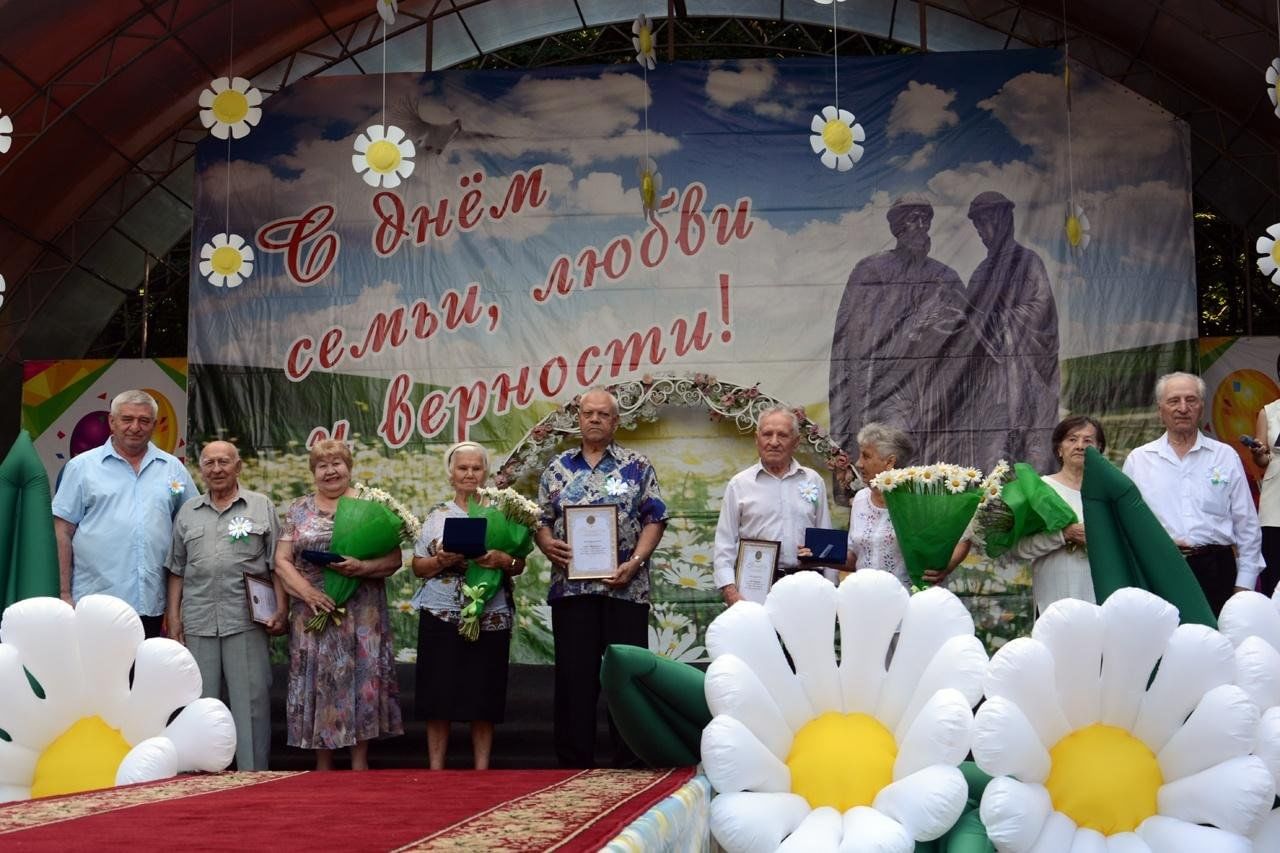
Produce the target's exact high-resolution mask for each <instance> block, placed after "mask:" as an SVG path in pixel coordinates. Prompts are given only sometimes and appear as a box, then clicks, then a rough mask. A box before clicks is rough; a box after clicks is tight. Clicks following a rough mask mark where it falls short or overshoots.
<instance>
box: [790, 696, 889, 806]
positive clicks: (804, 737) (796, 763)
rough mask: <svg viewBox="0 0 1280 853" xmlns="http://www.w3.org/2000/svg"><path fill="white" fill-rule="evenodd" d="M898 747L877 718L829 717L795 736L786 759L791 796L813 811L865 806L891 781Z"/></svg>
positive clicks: (832, 712) (810, 722)
mask: <svg viewBox="0 0 1280 853" xmlns="http://www.w3.org/2000/svg"><path fill="white" fill-rule="evenodd" d="M897 758H898V744H897V742H896V741H895V740H894V739H893V735H892V734H891V733H890V732H889V730H888V729H886V728H885V727H884V725H883V724H881V722H880V721H879V720H877V719H876V718H875V717H872V716H869V715H867V714H839V713H836V712H835V711H829V712H827V713H825V714H823V715H822V716H820V717H817V718H815V719H813V720H810V721H809V722H808V723H806V724H805V726H804V728H802V729H800V731H798V732H796V737H795V740H794V741H793V742H792V744H791V754H790V755H788V756H787V767H788V769H790V770H791V790H792V792H793V793H796V794H799V795H800V796H802V797H804V798H805V799H806V800H808V801H809V806H810V807H811V808H815V809H816V808H818V807H819V806H831V807H833V808H835V809H836V810H837V811H839V812H841V813H843V812H846V811H848V810H849V809H851V808H853V807H854V806H869V805H871V804H872V803H873V802H874V801H875V798H876V794H879V793H880V789H882V788H884V787H885V786H886V785H888V784H889V783H890V782H892V781H893V762H894V761H896V760H897Z"/></svg>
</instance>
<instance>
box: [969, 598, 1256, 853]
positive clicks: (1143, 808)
mask: <svg viewBox="0 0 1280 853" xmlns="http://www.w3.org/2000/svg"><path fill="white" fill-rule="evenodd" d="M1235 670H1236V667H1235V655H1234V651H1233V649H1232V646H1231V641H1230V640H1229V639H1227V637H1226V636H1224V635H1223V634H1220V633H1218V632H1217V631H1214V630H1213V629H1211V628H1207V627H1205V626H1203V625H1190V624H1188V625H1182V626H1179V625H1178V611H1177V609H1176V608H1174V607H1173V606H1172V605H1170V604H1169V603H1168V602H1166V601H1163V600H1162V599H1160V598H1157V597H1156V596H1154V595H1152V594H1151V593H1149V592H1146V591H1145V590H1139V589H1121V590H1117V591H1116V592H1114V593H1112V595H1111V596H1110V597H1109V598H1108V599H1107V600H1106V603H1104V604H1103V605H1101V606H1098V605H1096V604H1090V603H1088V602H1084V601H1078V600H1070V599H1068V600H1063V601H1059V602H1057V603H1055V604H1054V605H1052V606H1051V607H1050V608H1049V609H1048V610H1047V611H1046V612H1045V613H1044V615H1042V616H1041V617H1040V619H1039V620H1037V621H1036V624H1035V627H1034V628H1033V629H1032V634H1031V636H1030V637H1024V638H1020V639H1016V640H1013V641H1012V642H1010V643H1008V644H1007V645H1005V646H1003V647H1002V648H1001V649H1000V651H998V652H996V654H995V656H994V657H993V658H992V659H991V664H990V666H989V667H988V670H987V676H986V680H985V684H984V692H985V693H986V696H987V699H986V701H985V702H984V703H983V705H982V707H981V708H979V709H978V713H977V715H976V718H975V720H974V734H973V755H974V759H975V760H976V761H977V763H978V766H979V767H980V768H982V769H983V770H985V771H986V772H988V773H990V774H991V775H992V776H993V777H995V778H993V779H992V781H991V783H990V784H989V785H988V786H987V789H986V791H985V792H984V793H983V796H982V804H981V807H980V809H979V813H980V815H981V818H982V822H983V824H984V825H985V826H986V828H987V833H988V835H989V837H990V838H991V841H992V842H993V843H994V844H995V846H996V849H997V850H999V851H1002V853H1003V852H1004V851H1014V852H1015V853H1016V852H1017V851H1030V850H1035V851H1037V853H1067V851H1071V850H1100V851H1101V850H1114V851H1120V850H1123V851H1134V853H1166V851H1170V852H1171V853H1180V852H1181V851H1187V853H1190V851H1201V850H1223V851H1225V850H1248V849H1249V841H1248V837H1249V836H1250V835H1251V834H1252V833H1253V832H1255V831H1256V830H1257V829H1258V827H1259V825H1260V824H1261V822H1262V819H1263V817H1264V816H1265V814H1266V813H1267V811H1268V810H1269V809H1270V808H1271V805H1272V800H1273V798H1274V796H1275V782H1274V781H1273V779H1272V776H1271V773H1270V772H1269V771H1268V769H1267V766H1266V763H1265V762H1264V760H1263V759H1262V758H1261V757H1259V755H1255V754H1252V753H1253V752H1254V742H1255V735H1256V734H1257V732H1258V722H1259V713H1258V707H1257V705H1255V704H1254V703H1253V702H1252V701H1250V699H1249V696H1248V694H1247V693H1246V692H1245V690H1243V689H1242V688H1241V687H1239V686H1237V685H1236V684H1235V683H1233V681H1234V677H1235ZM1153 671H1154V672H1155V676H1154V677H1152V672H1153ZM1268 748H1269V747H1268Z"/></svg>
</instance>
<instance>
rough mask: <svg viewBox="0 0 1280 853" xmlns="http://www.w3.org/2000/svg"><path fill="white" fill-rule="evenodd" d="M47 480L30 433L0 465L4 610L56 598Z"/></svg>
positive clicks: (55, 550)
mask: <svg viewBox="0 0 1280 853" xmlns="http://www.w3.org/2000/svg"><path fill="white" fill-rule="evenodd" d="M52 503H53V496H52V494H51V493H50V491H49V475H48V473H47V472H46V471H45V470H44V463H43V462H41V461H40V455H39V454H38V453H36V448H35V445H34V444H32V442H31V436H30V435H29V434H28V433H27V431H26V430H23V431H22V432H20V433H18V437H17V439H16V440H15V441H14V442H13V446H12V447H11V448H9V453H8V454H7V455H6V456H5V458H4V462H0V611H3V610H4V608H6V607H8V606H9V605H10V604H13V603H14V602H15V601H22V600H23V599H24V598H34V597H36V596H41V595H47V596H51V597H53V598H57V597H58V591H59V580H58V543H57V540H56V539H54V535H53V515H52V514H51V513H50V512H49V507H50V506H51V505H52Z"/></svg>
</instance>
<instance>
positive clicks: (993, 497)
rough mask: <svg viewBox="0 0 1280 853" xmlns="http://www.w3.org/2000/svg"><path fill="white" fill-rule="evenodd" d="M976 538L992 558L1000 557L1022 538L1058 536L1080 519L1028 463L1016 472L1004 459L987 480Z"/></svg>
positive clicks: (979, 510)
mask: <svg viewBox="0 0 1280 853" xmlns="http://www.w3.org/2000/svg"><path fill="white" fill-rule="evenodd" d="M981 492H982V500H981V502H980V503H979V504H978V512H977V520H978V521H977V525H976V530H975V534H976V536H975V538H976V539H977V541H979V542H981V543H982V544H983V545H984V547H985V548H986V552H987V556H988V557H999V556H1000V555H1001V554H1004V553H1005V552H1007V551H1008V550H1009V549H1010V548H1012V547H1013V546H1014V544H1015V543H1017V542H1018V541H1019V540H1021V539H1025V538H1026V537H1028V536H1032V535H1034V534H1036V533H1056V532H1057V531H1059V530H1062V529H1063V528H1065V527H1066V526H1067V525H1069V524H1074V523H1075V522H1076V521H1078V520H1079V519H1077V518H1076V513H1075V510H1073V509H1072V508H1071V507H1070V506H1069V505H1068V504H1067V502H1066V501H1064V500H1063V499H1062V496H1061V495H1059V494H1058V493H1057V492H1056V491H1054V489H1053V487H1052V486H1050V485H1049V484H1048V483H1046V482H1045V481H1044V480H1042V479H1040V475H1039V474H1037V473H1036V472H1035V469H1034V468H1032V467H1031V466H1030V465H1028V464H1027V463H1025V462H1016V463H1014V466H1013V468H1012V469H1010V468H1009V465H1008V463H1006V462H1005V461H1004V460H1003V459H1001V460H1000V462H999V463H997V464H996V467H995V468H994V469H992V471H991V475H990V476H988V477H987V479H986V480H984V481H983V483H982V487H981Z"/></svg>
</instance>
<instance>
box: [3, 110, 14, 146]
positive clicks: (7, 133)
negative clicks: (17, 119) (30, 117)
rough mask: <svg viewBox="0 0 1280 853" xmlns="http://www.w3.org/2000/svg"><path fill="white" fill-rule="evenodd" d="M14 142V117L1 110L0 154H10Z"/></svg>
mask: <svg viewBox="0 0 1280 853" xmlns="http://www.w3.org/2000/svg"><path fill="white" fill-rule="evenodd" d="M12 144H13V119H11V118H9V117H8V116H7V115H5V114H4V110H0V154H8V153H9V146H10V145H12Z"/></svg>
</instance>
